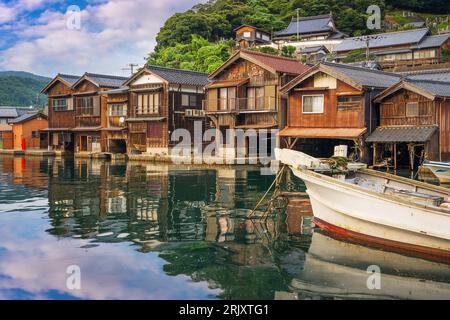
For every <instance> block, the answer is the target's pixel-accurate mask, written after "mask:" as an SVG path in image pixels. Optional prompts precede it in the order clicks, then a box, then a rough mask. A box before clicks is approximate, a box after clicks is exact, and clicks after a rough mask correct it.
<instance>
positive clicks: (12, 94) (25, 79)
mask: <svg viewBox="0 0 450 320" xmlns="http://www.w3.org/2000/svg"><path fill="white" fill-rule="evenodd" d="M50 80H51V79H50V78H46V77H42V76H38V75H35V74H32V73H28V72H23V71H3V72H0V106H18V107H28V106H30V105H33V106H44V105H46V103H47V98H46V96H45V95H42V94H40V91H41V90H42V88H44V87H45V85H46V84H47V83H48V82H49V81H50Z"/></svg>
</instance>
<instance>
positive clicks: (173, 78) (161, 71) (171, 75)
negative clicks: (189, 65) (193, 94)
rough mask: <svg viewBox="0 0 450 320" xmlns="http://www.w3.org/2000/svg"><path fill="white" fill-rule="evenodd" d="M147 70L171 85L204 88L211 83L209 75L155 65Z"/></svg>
mask: <svg viewBox="0 0 450 320" xmlns="http://www.w3.org/2000/svg"><path fill="white" fill-rule="evenodd" d="M147 68H148V69H149V70H150V71H151V72H153V73H155V74H157V75H158V76H160V77H161V78H163V79H165V80H166V81H168V82H169V83H171V84H181V85H189V86H201V87H204V86H206V85H207V84H208V83H209V81H208V74H206V73H202V72H196V71H190V70H180V69H172V68H165V67H160V66H153V65H148V66H147Z"/></svg>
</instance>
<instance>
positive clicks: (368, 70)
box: [322, 61, 402, 78]
mask: <svg viewBox="0 0 450 320" xmlns="http://www.w3.org/2000/svg"><path fill="white" fill-rule="evenodd" d="M322 63H323V64H325V65H328V66H338V67H344V68H348V69H353V70H359V71H366V72H372V73H379V74H384V75H387V76H393V77H398V78H401V77H402V75H400V74H398V73H395V72H387V71H382V70H376V69H369V68H364V67H358V66H351V65H348V64H343V63H335V62H327V61H325V62H322Z"/></svg>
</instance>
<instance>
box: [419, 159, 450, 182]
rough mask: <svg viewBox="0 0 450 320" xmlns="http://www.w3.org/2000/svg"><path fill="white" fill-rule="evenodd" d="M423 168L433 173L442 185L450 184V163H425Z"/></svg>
mask: <svg viewBox="0 0 450 320" xmlns="http://www.w3.org/2000/svg"><path fill="white" fill-rule="evenodd" d="M423 167H424V168H427V169H429V170H430V171H431V172H433V174H434V175H435V176H436V178H438V179H439V182H440V183H442V184H448V183H450V163H445V162H435V161H425V162H424V164H423Z"/></svg>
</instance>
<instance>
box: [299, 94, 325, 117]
mask: <svg viewBox="0 0 450 320" xmlns="http://www.w3.org/2000/svg"><path fill="white" fill-rule="evenodd" d="M309 97H321V98H322V111H321V112H314V111H312V112H308V111H305V98H309ZM302 113H303V114H324V113H325V95H324V94H305V95H303V96H302Z"/></svg>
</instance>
